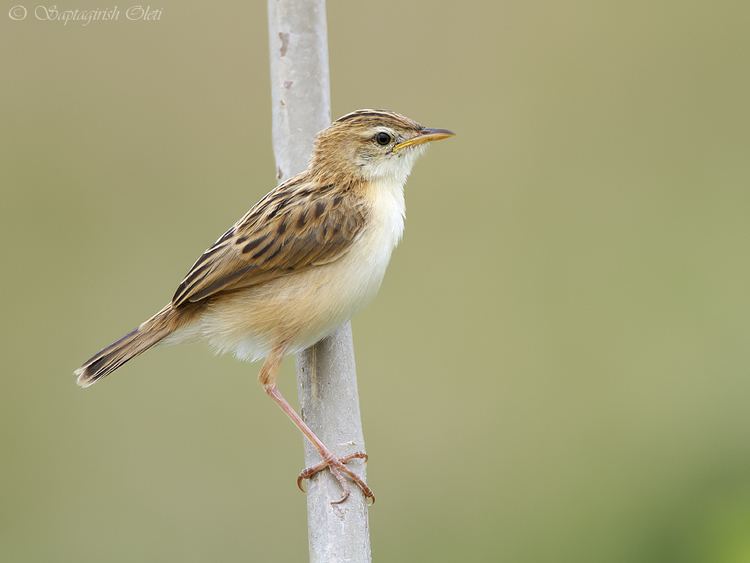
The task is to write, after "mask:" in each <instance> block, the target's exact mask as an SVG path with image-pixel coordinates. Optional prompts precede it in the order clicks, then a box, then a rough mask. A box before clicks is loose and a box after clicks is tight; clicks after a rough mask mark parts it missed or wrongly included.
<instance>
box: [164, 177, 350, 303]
mask: <svg viewBox="0 0 750 563" xmlns="http://www.w3.org/2000/svg"><path fill="white" fill-rule="evenodd" d="M364 222H365V210H364V208H363V207H362V206H361V205H359V204H358V202H354V201H352V198H351V196H345V195H344V194H343V193H342V190H340V189H337V187H336V186H333V185H314V184H312V183H305V182H304V180H303V179H302V177H301V176H298V177H296V178H292V179H291V180H289V181H288V182H285V183H284V184H281V185H280V186H278V187H277V188H276V189H274V190H273V191H271V192H270V193H269V194H268V195H266V196H265V197H264V198H263V199H262V200H260V201H259V202H258V203H257V204H256V205H255V206H254V207H253V208H252V209H250V211H248V213H247V214H246V215H245V216H244V217H242V219H240V220H239V221H238V222H237V223H235V225H234V226H233V227H232V228H231V229H229V230H228V231H227V232H226V233H224V234H223V235H222V236H221V238H219V240H217V241H216V242H215V243H214V244H213V246H211V247H210V248H208V250H206V251H205V252H204V253H203V254H202V255H201V256H200V258H198V260H196V262H195V264H193V266H192V268H190V271H189V272H188V273H187V275H186V276H185V278H184V279H183V280H182V283H180V285H179V287H178V288H177V291H176V292H175V294H174V297H173V298H172V305H173V306H175V307H176V306H179V305H181V304H183V303H186V302H196V301H201V300H203V299H206V298H207V297H210V296H212V295H216V294H217V293H219V292H221V291H228V290H233V289H239V288H243V287H249V286H252V285H257V284H259V283H264V282H267V281H270V280H272V279H275V278H278V277H281V276H284V275H288V274H291V273H295V272H300V271H303V270H305V269H308V268H311V267H314V266H320V265H322V264H327V263H329V262H333V261H334V260H336V259H338V258H339V257H341V256H342V255H343V254H345V253H346V252H347V250H349V247H350V246H351V244H352V242H353V241H354V240H355V239H356V237H357V235H358V234H359V233H360V232H361V230H362V227H363V225H364Z"/></svg>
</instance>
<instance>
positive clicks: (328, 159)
mask: <svg viewBox="0 0 750 563" xmlns="http://www.w3.org/2000/svg"><path fill="white" fill-rule="evenodd" d="M453 135H454V133H453V132H451V131H448V130H447V129H430V128H428V127H424V126H422V125H420V124H419V123H417V122H416V121H414V120H412V119H409V118H408V117H404V116H403V115H399V114H397V113H394V112H390V111H385V110H374V109H362V110H358V111H354V112H352V113H348V114H346V115H344V116H343V117H340V118H338V119H337V120H336V121H334V122H333V123H332V124H331V126H330V127H328V128H327V129H324V130H323V131H321V132H320V133H319V134H318V136H317V138H316V139H315V150H314V152H313V159H312V167H313V169H314V170H316V171H318V172H321V173H330V172H334V173H337V174H338V173H342V174H345V175H348V176H353V177H359V178H361V179H364V180H368V181H379V180H385V181H395V182H400V183H404V182H405V181H406V178H407V177H408V175H409V172H411V169H412V166H414V161H415V160H416V158H417V157H418V156H419V155H421V154H422V153H423V152H424V149H425V147H426V146H427V145H426V143H429V142H431V141H439V140H440V139H447V138H448V137H451V136H453Z"/></svg>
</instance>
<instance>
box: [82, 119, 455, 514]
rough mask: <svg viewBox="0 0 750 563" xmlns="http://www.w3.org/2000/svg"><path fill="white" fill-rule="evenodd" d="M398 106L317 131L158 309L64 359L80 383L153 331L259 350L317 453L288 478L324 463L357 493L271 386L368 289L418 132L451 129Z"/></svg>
mask: <svg viewBox="0 0 750 563" xmlns="http://www.w3.org/2000/svg"><path fill="white" fill-rule="evenodd" d="M452 135H453V133H452V132H451V131H447V130H445V129H428V128H426V127H422V126H421V125H420V124H419V123H417V122H416V121H413V120H411V119H409V118H407V117H404V116H402V115H399V114H397V113H393V112H389V111H383V110H372V109H363V110H359V111H355V112H352V113H349V114H347V115H345V116H343V117H341V118H339V119H337V120H336V121H335V122H334V123H333V124H332V125H331V126H330V127H328V128H327V129H325V130H324V131H322V132H320V133H319V134H318V136H317V138H316V140H315V148H314V150H313V154H312V158H311V159H310V164H309V166H308V167H307V169H306V170H305V171H304V172H302V173H301V174H298V175H297V176H294V177H293V178H290V179H289V180H287V181H286V182H284V183H282V184H280V185H279V186H277V187H276V188H274V189H273V190H272V191H271V192H269V193H268V194H267V195H266V196H265V197H263V199H261V200H260V201H259V202H258V203H257V204H255V205H254V206H253V207H252V208H251V209H250V211H248V212H247V213H246V214H245V215H244V216H243V217H242V218H241V219H240V220H239V221H237V222H236V223H235V224H234V226H232V228H230V229H229V230H228V231H227V232H225V233H224V234H223V235H222V236H221V237H220V238H219V240H217V241H216V242H215V243H214V244H213V245H212V246H211V247H209V248H208V250H206V251H205V252H204V253H203V254H202V255H201V256H200V258H198V260H196V262H195V264H193V266H192V268H190V271H189V272H188V274H187V275H186V276H185V279H183V280H182V283H180V285H179V286H178V288H177V291H176V292H175V294H174V297H172V301H171V302H170V303H168V304H167V305H166V306H165V307H164V308H163V309H162V310H161V311H159V312H158V313H156V314H155V315H154V316H153V317H151V318H150V319H148V320H147V321H145V322H143V323H141V325H140V326H139V327H138V328H136V329H135V330H133V331H132V332H130V333H128V334H126V335H125V336H123V337H122V338H120V339H119V340H117V341H116V342H114V343H112V344H110V345H109V346H107V347H106V348H104V349H103V350H101V351H100V352H98V353H97V354H95V355H94V356H93V357H92V358H90V359H89V360H88V361H86V363H84V364H83V366H82V367H80V368H79V369H77V370H76V371H75V373H76V375H77V377H78V384H79V385H80V386H82V387H89V386H90V385H92V384H94V383H96V382H97V381H98V380H99V379H101V378H102V377H104V376H106V375H108V374H110V373H112V372H113V371H114V370H116V369H117V368H119V367H120V366H122V365H123V364H124V363H125V362H127V361H129V360H130V359H132V358H134V357H135V356H137V355H139V354H141V353H143V352H145V351H146V350H148V349H149V348H151V347H152V346H154V345H155V344H157V343H158V342H165V343H177V342H183V341H186V340H193V339H199V338H203V339H206V340H208V342H209V343H210V344H211V345H212V346H213V347H214V348H215V349H216V350H217V351H218V352H232V353H234V355H235V356H236V357H237V358H239V359H242V360H250V361H256V360H259V359H262V358H265V362H264V363H263V366H262V368H261V370H260V374H259V379H260V382H261V384H262V385H263V388H264V389H265V390H266V392H267V393H268V395H269V396H270V397H271V398H272V399H273V400H274V401H276V403H278V405H279V406H280V407H281V408H282V410H283V411H284V412H285V413H286V414H287V415H288V416H289V418H291V419H292V422H294V424H295V425H296V426H297V427H298V428H299V429H300V430H301V431H302V433H303V434H304V435H305V436H306V437H307V438H308V439H309V440H310V442H312V444H313V445H314V446H315V448H316V449H317V450H318V452H319V453H320V456H321V458H322V461H321V463H319V464H318V465H316V466H314V467H311V468H308V469H306V470H305V471H303V472H302V473H301V474H300V476H299V478H298V480H297V484H298V485H300V483H301V480H302V479H305V478H309V477H311V476H312V475H314V474H315V473H317V472H319V471H321V470H323V469H325V468H328V469H329V470H330V471H331V472H332V473H333V474H334V476H335V477H336V478H337V480H338V482H339V483H341V485H342V488H343V489H344V492H343V496H342V498H341V499H340V500H339V501H338V502H343V501H344V500H345V499H346V498H347V496H348V489H347V488H346V482H345V480H344V478H343V476H342V475H346V476H347V477H348V478H349V479H351V480H352V481H353V482H354V483H355V484H356V485H357V486H358V487H359V488H360V489H361V490H362V492H363V493H364V494H365V496H367V497H368V498H369V499H371V500H374V495H373V493H372V491H371V490H370V488H369V487H368V486H367V484H366V483H365V482H364V481H363V480H362V479H360V478H359V477H358V476H357V475H356V474H354V473H353V472H352V471H351V470H350V469H348V468H347V467H346V463H347V462H348V461H350V460H352V459H357V458H358V459H365V460H366V459H367V456H366V454H364V453H362V452H358V453H356V454H352V455H350V456H347V457H344V458H336V457H335V456H334V454H333V453H332V452H331V450H329V449H328V448H327V447H326V446H325V444H323V442H321V441H320V439H319V438H318V437H317V436H316V435H315V434H314V433H313V431H312V430H311V429H310V428H309V427H308V426H307V424H305V422H304V421H303V420H302V418H301V417H300V416H299V415H298V414H297V413H296V412H295V411H294V409H293V408H292V407H291V405H290V404H289V403H288V402H287V401H286V399H284V397H283V396H282V395H281V393H280V392H279V389H278V387H277V386H276V375H277V373H278V369H279V366H280V364H281V361H282V359H283V358H284V356H285V355H287V354H293V353H296V352H299V351H301V350H304V349H305V348H307V347H309V346H311V345H313V344H315V343H316V342H318V341H319V340H321V339H322V338H324V337H326V336H327V335H329V334H330V333H331V332H333V331H334V330H335V329H336V328H337V327H338V326H339V325H341V324H342V323H343V322H345V321H347V320H348V319H350V318H351V317H352V315H353V314H354V313H355V312H356V311H357V310H358V309H360V308H361V307H362V306H363V305H364V304H366V303H367V302H368V301H369V300H370V299H371V298H372V297H373V296H374V295H375V293H376V292H377V290H378V288H379V286H380V283H381V281H382V279H383V275H384V274H385V270H386V267H387V266H388V262H389V260H390V257H391V252H392V251H393V249H394V247H395V246H396V244H397V243H398V241H399V239H400V238H401V234H402V232H403V229H404V210H405V208H404V193H403V188H404V184H405V183H406V179H407V177H408V176H409V173H410V172H411V169H412V166H413V165H414V162H415V160H416V158H417V157H418V156H419V155H420V154H421V153H422V152H423V150H424V148H425V146H426V145H425V143H428V142H430V141H437V140H440V139H445V138H447V137H450V136H452Z"/></svg>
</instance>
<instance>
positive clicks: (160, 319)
mask: <svg viewBox="0 0 750 563" xmlns="http://www.w3.org/2000/svg"><path fill="white" fill-rule="evenodd" d="M180 317H181V314H180V313H179V312H178V311H176V310H175V309H173V308H172V305H171V304H169V305H167V306H166V307H164V308H163V309H162V310H161V311H159V312H158V313H156V314H155V315H154V316H153V317H151V318H150V319H148V320H147V321H144V322H142V323H141V324H140V326H139V327H138V328H136V329H135V330H133V331H131V332H129V333H128V334H126V335H125V336H123V337H122V338H120V339H119V340H116V341H115V342H113V343H112V344H110V345H109V346H107V347H106V348H104V349H102V350H100V351H99V352H97V353H96V354H94V355H93V356H92V357H91V358H89V359H88V360H87V361H86V362H85V363H84V364H83V365H82V366H81V367H80V368H78V369H77V370H75V374H76V376H77V377H78V385H80V386H81V387H89V386H90V385H93V384H94V383H96V382H97V381H99V380H100V379H101V378H102V377H104V376H106V375H109V374H110V373H112V372H113V371H115V370H116V369H117V368H119V367H120V366H121V365H123V364H124V363H125V362H127V361H129V360H131V359H133V358H135V357H136V356H137V355H139V354H142V353H143V352H145V351H146V350H148V349H149V348H151V347H152V346H154V345H155V344H157V343H158V342H159V341H161V340H163V339H164V338H165V337H167V336H169V335H170V334H171V333H172V332H174V331H175V330H176V329H177V328H178V327H179V326H180V322H179V321H180Z"/></svg>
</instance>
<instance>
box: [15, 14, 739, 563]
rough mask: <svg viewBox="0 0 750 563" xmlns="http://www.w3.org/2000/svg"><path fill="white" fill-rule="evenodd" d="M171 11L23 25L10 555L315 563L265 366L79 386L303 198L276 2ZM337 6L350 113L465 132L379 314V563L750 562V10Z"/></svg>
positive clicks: (153, 358)
mask: <svg viewBox="0 0 750 563" xmlns="http://www.w3.org/2000/svg"><path fill="white" fill-rule="evenodd" d="M14 1H15V0H14ZM11 5H12V2H11V3H8V4H7V6H8V7H10V6H11ZM26 6H28V8H29V9H32V8H33V7H34V4H26ZM110 6H111V5H110V4H106V3H104V4H101V3H99V4H97V3H94V2H91V1H90V0H81V1H80V2H78V3H75V4H65V5H62V4H60V5H58V7H59V9H63V8H79V9H80V8H107V7H110ZM128 6H129V5H126V4H121V5H119V7H120V10H121V11H123V10H124V9H126V8H127V7H128ZM152 7H154V8H161V9H163V15H162V16H161V19H160V21H158V22H152V23H147V22H128V21H126V20H121V21H119V22H114V23H112V22H110V23H93V24H91V25H89V26H86V27H83V26H81V25H80V24H78V23H69V24H68V25H67V26H63V25H62V23H59V22H43V21H34V19H33V18H28V19H27V20H26V21H19V22H15V21H12V20H11V19H10V18H9V17H8V16H7V8H4V9H3V12H2V13H0V59H1V60H2V77H3V79H2V84H3V86H2V90H1V94H0V96H1V97H2V98H1V99H2V110H0V111H1V115H2V132H3V134H2V136H0V143H2V145H1V146H0V149H1V150H0V154H1V155H2V156H1V157H0V158H2V161H1V163H0V186H2V196H3V198H2V201H3V203H2V222H1V224H0V229H1V230H2V239H3V241H4V244H3V266H2V274H3V275H2V281H1V282H0V283H2V295H3V322H2V329H1V330H2V339H1V341H2V347H3V352H2V359H3V366H4V368H3V372H4V375H3V377H2V380H1V381H2V382H1V387H0V440H1V441H0V560H2V561H8V562H11V561H12V562H20V561H24V562H26V561H33V562H37V561H38V562H53V561H54V562H57V561H75V562H79V563H83V562H102V561H107V562H131V561H142V562H165V561H181V562H199V561H200V562H203V561H224V562H230V561H237V562H240V561H282V562H286V561H303V560H305V559H306V556H307V535H306V522H305V499H304V496H303V495H302V494H300V493H299V492H298V491H297V490H296V489H295V487H294V477H295V476H296V474H297V471H298V470H299V469H300V468H301V465H302V448H301V440H300V437H299V435H298V434H297V433H296V432H295V431H294V430H293V428H292V427H291V425H290V424H289V423H288V422H287V421H286V420H285V419H284V417H283V416H282V415H281V413H279V412H278V410H277V409H276V407H275V406H274V405H273V404H272V402H271V401H269V400H268V399H267V398H266V397H265V395H264V393H263V392H262V391H261V389H260V387H259V386H258V384H257V382H256V374H257V366H251V365H247V364H241V363H239V362H236V361H235V360H233V359H232V358H230V357H220V358H217V357H214V356H213V355H212V354H211V352H210V351H209V350H208V348H207V347H205V346H202V345H185V346H181V347H178V348H162V349H159V350H157V351H154V352H151V353H149V354H147V355H146V356H144V357H143V358H139V359H138V360H136V361H134V362H133V363H131V364H129V365H128V366H127V367H126V368H124V369H123V370H122V371H120V372H118V373H117V375H116V376H114V377H112V378H110V379H108V380H107V381H105V382H104V383H103V384H102V385H98V386H96V387H95V388H93V389H91V390H90V391H88V392H82V391H81V390H79V389H78V388H76V386H75V385H74V384H73V377H72V374H71V372H72V370H73V369H74V368H75V367H77V366H78V365H79V364H80V362H81V361H83V360H84V359H86V358H87V357H88V356H89V355H90V354H91V353H93V352H94V351H96V350H97V349H99V348H100V347H101V346H103V345H105V344H106V343H108V342H109V341H111V340H113V339H114V338H116V337H118V336H120V335H121V334H122V333H124V332H125V331H127V330H129V329H130V328H132V327H133V326H135V325H136V324H137V323H139V322H140V321H141V320H143V319H144V318H146V317H147V316H149V315H150V314H151V313H152V312H154V311H155V310H157V309H158V308H159V307H160V306H161V305H162V304H163V303H164V302H165V301H166V300H168V299H169V297H170V296H171V295H172V292H173V290H174V288H175V286H176V285H177V283H178V282H179V280H180V279H181V276H182V275H183V274H184V273H185V272H186V271H187V268H188V267H189V266H190V264H191V263H192V262H193V260H194V259H195V258H196V257H197V256H198V254H199V253H200V252H201V251H202V250H203V249H204V248H205V247H206V246H207V245H208V244H210V243H211V242H212V241H213V240H214V239H215V238H216V237H217V236H218V235H219V234H221V233H222V232H223V230H224V229H225V228H226V227H227V226H228V225H230V224H231V223H232V222H233V221H234V220H235V219H236V218H237V217H239V216H240V215H241V214H242V213H243V212H244V211H245V210H246V209H247V208H248V207H249V206H250V205H251V204H252V203H253V202H254V201H256V199H257V198H259V197H260V196H261V195H262V194H264V193H265V192H267V191H268V190H269V189H270V188H271V187H272V186H273V185H274V170H275V168H274V161H273V155H272V151H271V141H270V137H271V118H270V94H269V90H270V87H269V78H268V72H269V71H268V38H267V31H266V12H265V3H263V2H257V3H253V2H244V3H240V2H237V3H223V4H222V5H218V4H213V5H210V4H209V3H207V2H194V1H187V0H180V1H176V0H171V1H166V0H165V1H163V2H161V3H158V4H156V3H155V4H152ZM328 11H329V35H330V36H329V41H330V58H331V75H332V100H333V114H334V116H336V115H341V114H343V113H346V112H348V111H350V110H353V109H356V108H360V107H385V108H391V109H394V110H396V111H399V112H402V113H405V114H407V115H409V116H411V117H414V118H415V119H417V120H419V121H421V122H423V123H425V124H427V125H430V126H435V127H447V128H450V129H453V130H455V131H457V132H458V133H459V136H458V137H456V138H455V139H453V140H451V141H449V142H445V143H440V144H439V145H436V146H435V147H433V148H432V149H431V151H430V152H429V154H428V155H427V156H426V157H425V158H424V159H423V160H422V161H421V162H420V163H419V164H418V165H417V168H416V170H415V173H414V175H413V176H412V179H411V180H410V182H409V184H408V186H407V207H408V219H407V230H406V237H405V240H404V241H403V243H402V245H401V246H400V247H399V249H398V250H397V251H396V253H395V255H394V258H393V261H392V264H391V267H390V270H389V273H388V275H387V276H386V281H385V284H384V286H383V288H382V291H381V293H380V295H379V296H378V298H377V300H376V301H375V302H374V304H373V305H371V306H370V307H369V308H368V309H367V310H366V311H364V312H363V313H362V314H360V315H359V316H358V317H357V318H356V319H355V321H354V330H355V341H356V349H357V360H358V372H359V382H360V393H361V401H362V410H363V416H364V423H365V432H366V437H367V449H368V451H369V453H370V456H371V461H370V463H369V465H368V476H369V481H370V484H371V485H372V486H373V488H374V489H375V491H376V492H377V494H378V503H377V504H376V505H375V507H374V508H373V509H372V510H371V528H372V538H373V546H374V555H375V559H376V561H393V562H396V561H398V562H406V561H441V562H443V561H444V562H449V561H451V562H452V561H508V562H513V563H520V562H523V563H527V562H528V563H547V562H549V563H560V562H565V563H568V562H571V563H573V562H575V563H581V562H588V561H591V562H604V561H606V562H607V563H619V562H628V563H629V562H638V563H640V562H644V563H667V562H689V563H740V562H743V563H745V562H748V561H750V408H748V403H749V402H750V400H749V399H750V374H749V373H748V366H749V365H750V346H749V345H748V342H749V340H750V320H749V319H750V295H749V294H748V287H749V286H750V266H749V264H748V240H750V224H749V223H748V216H749V212H750V159H749V158H748V157H749V151H748V147H749V144H750V143H749V141H750V138H749V131H750V111H749V110H748V99H750V72H749V67H748V52H749V51H750V35H749V34H748V25H749V24H750V9H748V5H747V3H745V2H728V1H722V2H714V3H708V2H703V3H700V2H643V1H636V2H624V1H620V2H607V1H605V2H585V1H573V2H554V1H552V0H546V1H537V2H521V1H502V2H497V3H487V2H461V3H436V2H430V1H427V0H421V1H412V2H408V3H404V2H397V1H395V0H389V1H382V2H377V3H359V2H331V3H330V5H329V10H328ZM293 373H294V368H293V362H292V361H291V360H290V361H288V362H287V364H286V365H285V375H284V376H283V382H282V388H283V389H284V390H285V392H286V393H288V394H289V395H291V396H293V395H294V391H295V384H294V380H293Z"/></svg>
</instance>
